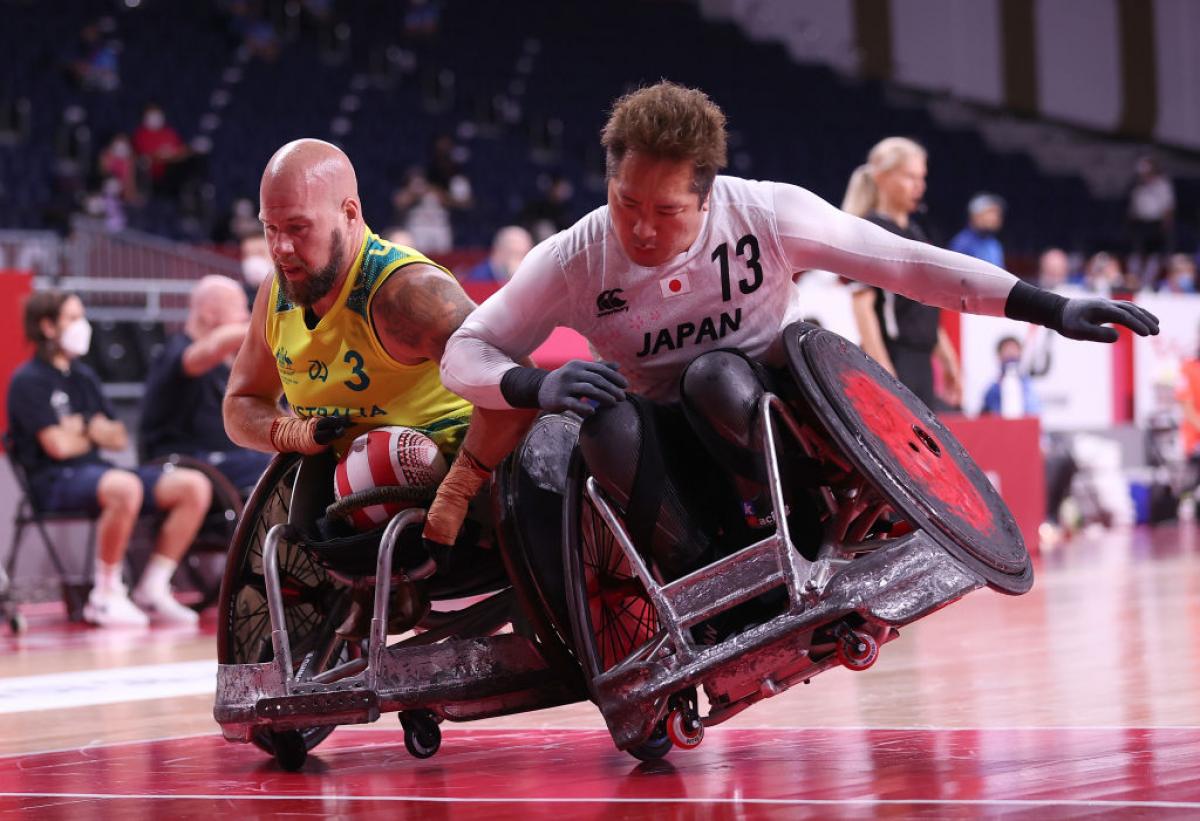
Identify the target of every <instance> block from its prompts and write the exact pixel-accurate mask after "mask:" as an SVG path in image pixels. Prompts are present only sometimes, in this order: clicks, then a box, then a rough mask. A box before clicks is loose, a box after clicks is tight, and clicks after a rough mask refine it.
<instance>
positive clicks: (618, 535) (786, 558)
mask: <svg viewBox="0 0 1200 821" xmlns="http://www.w3.org/2000/svg"><path fill="white" fill-rule="evenodd" d="M772 410H773V411H775V413H776V414H778V415H779V416H780V417H781V418H782V419H783V420H784V423H785V425H786V426H787V429H788V432H789V433H791V435H792V437H793V438H794V439H795V440H796V442H797V444H799V445H800V447H801V448H803V449H805V450H806V451H807V449H806V448H805V445H804V439H803V437H802V435H801V433H800V426H799V424H798V423H797V422H796V420H795V419H794V418H793V417H792V414H791V411H789V410H788V408H787V406H786V405H785V404H784V403H783V401H782V400H781V399H780V398H779V397H778V396H776V395H775V394H773V393H765V394H764V395H763V397H762V399H761V400H760V401H759V405H758V411H759V418H760V420H761V422H762V438H763V451H764V455H765V456H766V463H767V482H768V484H769V486H770V489H771V505H772V507H773V509H774V512H775V528H776V530H775V532H774V533H773V534H772V535H770V536H768V537H766V538H765V539H762V540H760V541H758V542H755V543H754V544H751V545H747V546H746V547H744V548H742V549H741V550H739V551H737V552H736V553H733V554H731V555H729V556H726V557H724V558H722V559H719V560H717V561H715V562H712V563H710V564H708V565H705V566H704V567H701V568H698V569H697V570H694V571H692V572H691V573H689V574H687V575H686V576H683V577H681V578H679V579H676V580H674V581H672V582H669V583H667V584H665V585H660V584H659V583H658V582H657V581H656V580H655V578H654V576H653V574H652V573H651V572H650V569H649V567H648V566H647V565H646V562H645V560H644V559H643V558H642V556H641V553H640V552H639V551H638V550H637V548H636V547H635V546H634V544H633V542H632V540H631V539H630V538H629V533H628V531H627V530H626V529H625V527H624V525H623V524H622V523H621V520H620V519H619V518H618V517H617V514H616V512H615V511H614V510H613V509H612V507H611V505H609V503H608V500H607V499H606V498H605V497H604V493H603V491H602V490H601V489H600V487H599V485H597V483H596V480H595V478H594V477H592V476H589V477H588V478H587V482H586V484H585V492H586V493H587V496H588V498H589V499H590V500H591V502H592V504H593V505H594V506H595V507H596V510H597V511H598V512H599V513H600V517H601V518H602V519H603V520H604V523H605V525H606V526H607V527H608V529H609V531H610V532H611V533H612V534H613V537H614V538H615V539H616V541H617V544H619V545H620V546H621V550H622V551H624V553H625V557H626V559H628V561H629V564H630V567H632V568H633V570H634V572H635V573H636V574H637V577H638V580H639V581H641V583H642V585H643V587H644V588H645V590H646V594H647V595H648V596H649V597H650V601H651V603H652V604H653V605H654V607H655V609H656V610H657V611H658V613H659V621H660V623H662V624H663V625H664V626H665V628H666V630H667V633H668V634H669V635H670V637H671V639H672V640H673V641H674V643H675V650H676V653H678V654H679V656H680V657H681V658H683V659H685V660H690V659H691V658H692V657H693V656H694V655H695V652H694V650H693V647H692V643H691V642H690V641H689V640H688V637H687V634H686V633H685V632H684V627H685V625H684V620H683V619H681V617H680V614H679V612H678V611H677V610H676V607H675V605H674V603H673V602H672V600H671V597H670V594H671V593H672V592H674V591H677V590H682V589H686V588H688V587H690V586H692V585H693V584H696V583H698V582H702V581H704V580H706V579H708V578H710V577H712V576H714V575H717V574H720V573H721V572H722V571H723V570H724V569H725V568H727V567H729V566H730V565H734V564H738V563H740V562H742V561H745V560H747V559H748V558H750V556H751V554H753V553H757V552H760V551H762V550H764V549H769V548H772V547H773V548H775V550H776V552H777V560H778V563H779V564H778V567H779V568H780V576H781V581H782V582H783V583H784V584H785V585H786V586H787V588H788V595H789V598H790V600H791V611H792V612H799V611H800V610H802V609H803V608H804V607H805V606H806V603H807V601H808V599H809V598H810V597H811V596H812V595H813V594H814V593H816V592H817V590H816V586H815V585H814V581H815V578H816V576H817V575H818V573H817V570H818V567H817V563H814V562H810V561H809V560H808V559H806V558H804V556H802V555H800V553H799V551H797V550H796V549H795V547H794V546H793V544H792V539H791V533H790V532H789V530H788V524H787V516H786V511H787V506H786V504H785V502H784V498H783V483H782V479H781V476H780V469H779V458H778V455H777V453H776V450H775V440H776V435H775V425H774V418H773V414H772ZM821 575H826V574H821ZM774 586H776V585H774V584H772V585H770V587H774ZM765 589H769V587H768V588H765ZM736 604H737V602H733V603H731V604H729V605H728V607H723V608H721V609H720V610H716V611H714V612H721V611H722V610H726V609H729V608H731V607H733V606H735V605H736ZM709 615H711V614H709ZM685 663H686V662H685ZM618 666H620V664H618Z"/></svg>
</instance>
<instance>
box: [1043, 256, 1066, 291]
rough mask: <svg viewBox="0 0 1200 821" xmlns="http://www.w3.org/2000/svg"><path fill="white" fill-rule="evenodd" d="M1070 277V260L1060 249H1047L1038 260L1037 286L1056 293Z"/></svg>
mask: <svg viewBox="0 0 1200 821" xmlns="http://www.w3.org/2000/svg"><path fill="white" fill-rule="evenodd" d="M1070 276H1071V260H1070V258H1069V257H1067V252H1066V251H1064V250H1063V249H1061V248H1047V249H1046V250H1045V251H1043V252H1042V255H1041V256H1040V257H1039V258H1038V286H1039V287H1042V288H1045V289H1046V290H1047V291H1057V290H1058V289H1060V288H1062V287H1064V286H1065V285H1067V282H1068V280H1069V279H1070Z"/></svg>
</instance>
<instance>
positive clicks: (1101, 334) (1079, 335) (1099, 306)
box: [1055, 297, 1158, 342]
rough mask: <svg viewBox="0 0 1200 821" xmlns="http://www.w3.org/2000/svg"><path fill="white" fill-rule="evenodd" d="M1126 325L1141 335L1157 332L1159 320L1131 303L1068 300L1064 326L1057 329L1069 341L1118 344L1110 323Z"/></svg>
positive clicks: (1107, 300)
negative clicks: (1109, 325)
mask: <svg viewBox="0 0 1200 821" xmlns="http://www.w3.org/2000/svg"><path fill="white" fill-rule="evenodd" d="M1110 323H1111V324H1113V325H1123V326H1125V327H1126V328H1128V329H1129V330H1131V331H1133V332H1134V333H1135V334H1137V335H1138V336H1154V335H1156V334H1157V333H1158V317H1156V316H1155V315H1154V314H1152V313H1150V312H1149V311H1147V310H1146V309H1145V308H1140V307H1138V306H1137V305H1134V304H1133V303H1132V302H1125V301H1115V300H1111V299H1099V298H1095V297H1078V298H1075V299H1068V300H1067V304H1066V305H1064V306H1063V309H1062V320H1061V327H1058V328H1055V330H1057V331H1058V332H1059V333H1060V334H1062V335H1063V336H1065V337H1067V338H1068V339H1082V340H1086V341H1088V342H1116V341H1117V335H1118V334H1117V329H1116V328H1109V327H1105V326H1106V325H1108V324H1110Z"/></svg>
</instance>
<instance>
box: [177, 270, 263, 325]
mask: <svg viewBox="0 0 1200 821" xmlns="http://www.w3.org/2000/svg"><path fill="white" fill-rule="evenodd" d="M249 318H250V315H249V311H248V310H247V308H246V292H245V291H244V290H242V286H241V285H239V284H238V283H237V282H235V281H234V280H232V279H230V278H229V277H223V276H220V275H217V274H211V275H209V276H206V277H202V278H201V279H200V280H199V281H198V282H197V283H196V287H195V288H193V289H192V296H191V300H190V302H189V305H188V320H187V330H188V335H189V336H191V337H192V338H193V339H198V338H199V337H202V336H204V335H205V334H207V333H209V332H211V331H212V330H213V329H214V328H219V327H220V326H222V325H228V324H230V323H233V322H246V321H247V320H248V319H249Z"/></svg>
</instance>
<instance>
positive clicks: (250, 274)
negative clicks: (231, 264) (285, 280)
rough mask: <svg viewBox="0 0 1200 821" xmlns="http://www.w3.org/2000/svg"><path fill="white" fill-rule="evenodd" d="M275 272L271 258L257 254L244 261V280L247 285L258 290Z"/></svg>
mask: <svg viewBox="0 0 1200 821" xmlns="http://www.w3.org/2000/svg"><path fill="white" fill-rule="evenodd" d="M274 272H275V266H274V265H273V264H272V263H271V260H270V258H268V257H264V256H259V255H258V254H255V255H254V256H251V257H246V258H245V259H243V260H242V279H244V280H246V284H247V285H253V286H254V287H255V288H257V287H258V286H259V285H261V284H262V281H263V280H264V279H266V278H267V277H269V276H270V275H271V274H273V273H274Z"/></svg>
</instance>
